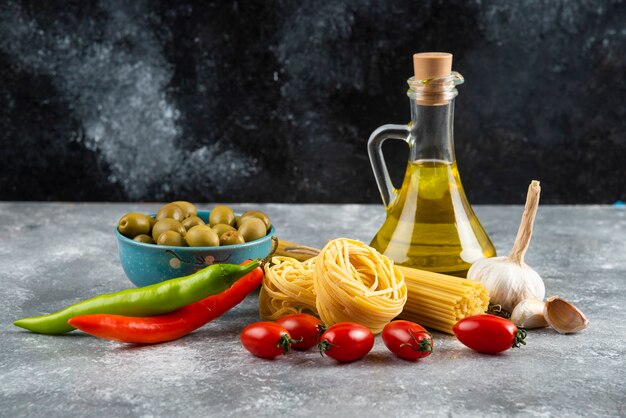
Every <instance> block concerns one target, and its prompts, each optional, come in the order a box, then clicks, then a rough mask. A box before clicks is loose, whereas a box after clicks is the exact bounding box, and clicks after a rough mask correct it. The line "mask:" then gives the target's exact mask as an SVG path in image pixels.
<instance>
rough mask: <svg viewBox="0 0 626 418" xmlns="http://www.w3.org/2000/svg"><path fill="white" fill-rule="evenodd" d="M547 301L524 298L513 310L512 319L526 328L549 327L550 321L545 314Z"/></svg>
mask: <svg viewBox="0 0 626 418" xmlns="http://www.w3.org/2000/svg"><path fill="white" fill-rule="evenodd" d="M544 309H545V303H544V302H543V301H542V300H539V299H524V300H523V301H521V302H520V303H518V304H517V306H516V307H515V309H513V312H511V318H510V319H511V321H513V323H514V324H515V325H517V326H518V327H521V328H525V329H533V328H542V327H547V326H548V322H547V321H546V318H545V316H544V314H543V312H544Z"/></svg>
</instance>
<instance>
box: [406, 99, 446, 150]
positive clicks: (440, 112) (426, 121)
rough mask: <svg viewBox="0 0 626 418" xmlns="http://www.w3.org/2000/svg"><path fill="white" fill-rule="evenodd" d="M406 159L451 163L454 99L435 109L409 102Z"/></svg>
mask: <svg viewBox="0 0 626 418" xmlns="http://www.w3.org/2000/svg"><path fill="white" fill-rule="evenodd" d="M409 159H410V161H417V160H437V161H444V162H447V163H453V162H454V160H455V156H454V99H450V100H449V101H448V103H447V104H442V105H438V106H424V105H420V104H418V103H417V101H416V100H414V99H411V135H410V139H409Z"/></svg>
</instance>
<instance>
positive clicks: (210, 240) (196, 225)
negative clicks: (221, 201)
mask: <svg viewBox="0 0 626 418" xmlns="http://www.w3.org/2000/svg"><path fill="white" fill-rule="evenodd" d="M271 226H272V224H271V223H270V218H269V217H268V216H267V215H266V214H265V213H263V212H261V211H259V210H250V211H248V212H246V213H244V214H243V215H241V216H237V215H235V212H234V211H233V210H232V209H231V208H230V207H228V206H224V205H217V206H215V207H214V208H213V210H211V213H210V215H209V219H208V220H207V221H205V220H203V219H201V218H200V217H198V210H197V209H196V207H195V206H194V205H193V204H192V203H189V202H185V201H177V202H172V203H168V204H166V205H163V206H162V207H161V208H160V209H159V211H158V212H157V214H156V216H154V217H152V216H148V215H144V214H142V213H138V212H131V213H127V214H126V215H124V216H122V218H121V219H120V220H119V222H118V223H117V229H118V231H119V232H120V234H122V235H124V236H125V237H128V238H131V239H133V240H135V241H138V242H143V243H146V244H157V245H172V246H176V247H186V246H189V247H216V246H219V245H234V244H243V243H246V242H250V241H254V240H257V239H259V238H263V237H264V236H266V235H267V232H268V231H269V230H270V228H271Z"/></svg>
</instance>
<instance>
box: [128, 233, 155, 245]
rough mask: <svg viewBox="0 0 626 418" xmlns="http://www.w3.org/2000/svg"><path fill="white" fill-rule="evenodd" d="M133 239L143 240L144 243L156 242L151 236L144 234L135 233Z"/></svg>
mask: <svg viewBox="0 0 626 418" xmlns="http://www.w3.org/2000/svg"><path fill="white" fill-rule="evenodd" d="M133 241H137V242H143V243H145V244H156V243H155V242H154V240H153V239H152V237H151V236H150V235H146V234H139V235H137V236H136V237H135V238H133Z"/></svg>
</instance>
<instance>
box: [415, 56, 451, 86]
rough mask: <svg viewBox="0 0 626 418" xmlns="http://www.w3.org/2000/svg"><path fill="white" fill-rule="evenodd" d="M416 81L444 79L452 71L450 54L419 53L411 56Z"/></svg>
mask: <svg viewBox="0 0 626 418" xmlns="http://www.w3.org/2000/svg"><path fill="white" fill-rule="evenodd" d="M413 68H414V70H415V79H416V80H427V79H431V78H440V77H445V76H447V75H449V74H450V72H451V71H452V54H450V53H448V52H420V53H418V54H414V55H413Z"/></svg>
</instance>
